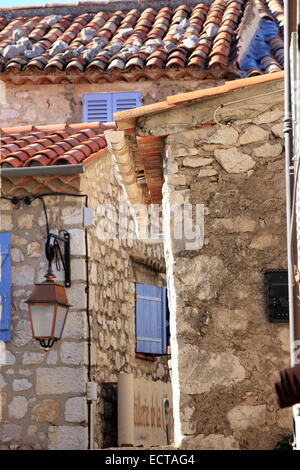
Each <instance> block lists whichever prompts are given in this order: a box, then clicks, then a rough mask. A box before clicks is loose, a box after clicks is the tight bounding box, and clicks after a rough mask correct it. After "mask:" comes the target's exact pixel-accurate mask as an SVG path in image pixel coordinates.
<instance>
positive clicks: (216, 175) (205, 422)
mask: <svg viewBox="0 0 300 470" xmlns="http://www.w3.org/2000/svg"><path fill="white" fill-rule="evenodd" d="M170 105H171V106H170ZM115 118H116V124H117V126H118V128H119V129H123V131H124V132H125V133H126V132H127V133H128V134H129V135H130V139H131V140H132V136H133V135H134V136H136V139H139V138H141V137H140V136H143V138H145V137H146V136H147V135H151V136H156V137H157V138H160V139H161V142H162V144H163V146H162V161H163V165H164V186H163V217H164V227H165V237H164V250H165V258H166V267H167V281H168V288H169V306H170V323H171V348H172V371H173V374H172V384H173V394H174V409H175V414H174V420H175V438H176V442H177V445H181V446H182V448H188V449H272V448H274V446H275V444H276V442H277V441H279V440H280V439H281V438H282V437H284V436H286V435H289V434H291V429H292V418H291V414H290V411H289V410H280V409H279V407H278V404H277V399H276V394H275V388H274V383H275V381H276V380H277V378H278V371H279V370H280V369H281V368H284V367H286V366H287V365H288V364H289V337H288V326H287V325H286V324H284V323H270V322H269V320H268V316H267V293H266V290H265V277H264V275H265V273H266V272H269V271H273V270H274V271H278V270H284V269H286V264H287V260H286V258H287V257H286V223H285V190H284V181H285V178H284V142H283V123H282V119H283V74H282V73H281V72H279V73H278V74H274V75H265V76H263V77H254V78H247V79H245V80H239V81H231V82H226V84H225V86H221V87H217V88H213V89H210V90H202V91H201V90H200V91H196V92H192V93H185V94H179V95H175V96H171V97H168V99H167V100H166V101H164V102H162V103H157V105H156V107H155V106H145V107H143V108H140V109H137V110H130V111H125V112H123V113H118V114H116V115H115ZM184 204H191V205H192V206H193V208H194V217H196V216H195V208H196V207H197V205H202V206H204V214H205V215H204V240H203V243H202V244H201V243H200V241H201V240H199V244H198V246H196V247H192V246H190V245H189V242H190V240H189V239H188V238H187V237H186V238H184V237H183V238H180V239H178V238H176V236H175V235H176V231H175V229H176V224H178V221H176V213H174V205H184ZM174 234H175V235H174Z"/></svg>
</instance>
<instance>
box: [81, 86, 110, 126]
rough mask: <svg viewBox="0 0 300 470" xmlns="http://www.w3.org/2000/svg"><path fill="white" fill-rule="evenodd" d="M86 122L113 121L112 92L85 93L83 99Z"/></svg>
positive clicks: (84, 119)
mask: <svg viewBox="0 0 300 470" xmlns="http://www.w3.org/2000/svg"><path fill="white" fill-rule="evenodd" d="M83 121H84V122H112V121H113V110H112V99H111V93H97V94H93V95H85V96H84V99H83Z"/></svg>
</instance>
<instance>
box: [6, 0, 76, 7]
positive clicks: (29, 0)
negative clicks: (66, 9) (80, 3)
mask: <svg viewBox="0 0 300 470" xmlns="http://www.w3.org/2000/svg"><path fill="white" fill-rule="evenodd" d="M1 3H2V2H1ZM3 3H4V4H3V5H1V6H2V7H21V6H24V7H26V6H28V5H46V4H47V3H77V0H6V1H5V2H3ZM1 6H0V8H1Z"/></svg>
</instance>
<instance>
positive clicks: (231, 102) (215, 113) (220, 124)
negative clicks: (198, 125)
mask: <svg viewBox="0 0 300 470" xmlns="http://www.w3.org/2000/svg"><path fill="white" fill-rule="evenodd" d="M281 91H284V88H280V90H275V91H270V92H268V93H262V94H260V95H255V96H249V97H247V98H242V99H240V100H235V101H229V102H228V103H224V104H220V105H219V106H218V107H217V108H216V109H215V111H214V121H215V123H216V124H218V126H222V123H221V122H219V121H218V120H217V118H216V115H217V112H218V111H219V109H222V108H224V107H225V106H229V105H230V104H235V103H242V102H243V101H247V100H253V99H254V98H260V97H261V96H268V95H273V94H274V93H279V92H281Z"/></svg>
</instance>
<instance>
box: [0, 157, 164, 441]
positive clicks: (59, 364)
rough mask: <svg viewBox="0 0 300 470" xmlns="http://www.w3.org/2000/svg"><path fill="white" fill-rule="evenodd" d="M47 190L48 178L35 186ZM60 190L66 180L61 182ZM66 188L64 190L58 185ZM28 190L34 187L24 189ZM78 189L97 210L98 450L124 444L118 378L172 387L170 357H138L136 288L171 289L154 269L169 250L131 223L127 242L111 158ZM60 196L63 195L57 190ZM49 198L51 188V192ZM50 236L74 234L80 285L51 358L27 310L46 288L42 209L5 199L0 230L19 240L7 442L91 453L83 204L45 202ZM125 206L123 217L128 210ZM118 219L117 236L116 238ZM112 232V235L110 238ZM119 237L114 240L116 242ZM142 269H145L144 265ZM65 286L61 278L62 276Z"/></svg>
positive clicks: (93, 275) (93, 233) (5, 395)
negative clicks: (119, 432) (129, 375)
mask: <svg viewBox="0 0 300 470" xmlns="http://www.w3.org/2000/svg"><path fill="white" fill-rule="evenodd" d="M37 179H38V180H39V184H41V183H42V180H43V178H37ZM14 184H15V187H17V186H18V185H19V186H20V189H19V190H18V191H17V192H16V190H15V189H14V187H13V186H12V183H11V181H10V182H8V181H5V180H3V182H2V192H3V194H7V193H10V194H11V191H13V193H14V195H16V194H17V195H18V196H20V195H25V194H27V193H28V192H29V193H30V191H31V190H33V189H34V188H35V187H36V184H34V182H33V181H31V182H28V184H27V190H26V187H25V189H21V186H22V185H20V184H19V182H18V181H17V180H15V183H14ZM57 184H59V182H58V183H57ZM60 185H62V182H60ZM25 186H26V185H25ZM73 186H74V190H73V189H72V191H71V190H69V191H68V192H75V193H78V190H79V191H81V192H82V193H86V194H87V195H88V196H89V207H92V208H93V210H94V224H93V226H92V227H90V228H88V229H87V230H88V245H89V281H90V289H89V314H90V323H91V341H92V349H91V379H93V380H95V381H96V382H97V385H98V400H97V403H96V409H95V421H96V427H95V447H96V448H97V447H102V446H103V445H110V444H114V445H116V443H117V441H116V439H117V436H116V434H115V433H116V421H115V409H116V393H115V392H116V387H115V384H116V382H117V374H118V373H119V372H120V371H124V372H134V374H135V375H136V376H144V377H146V378H151V379H153V380H156V379H161V380H165V381H168V380H169V371H168V367H167V359H166V358H161V359H159V360H158V361H157V362H153V361H149V360H146V359H138V358H136V357H135V287H134V283H135V282H144V283H150V284H154V285H165V276H164V275H163V274H162V273H160V272H158V271H157V270H155V269H154V268H153V267H152V264H151V262H152V261H156V262H158V264H160V263H161V265H162V270H163V261H162V258H163V246H162V244H158V245H156V244H155V245H151V244H150V245H145V244H143V243H141V242H139V241H137V240H136V239H135V237H134V225H133V220H132V217H130V216H129V218H127V219H125V223H128V224H129V230H128V233H127V232H126V231H124V233H123V239H119V230H118V229H119V222H118V221H119V207H120V206H119V199H120V198H121V195H122V191H121V188H120V187H119V185H118V183H117V180H116V178H115V176H114V172H113V169H112V165H111V157H110V156H109V155H106V156H104V157H103V158H102V159H101V160H97V161H95V162H93V163H92V164H90V166H89V167H88V168H87V171H86V173H85V174H84V176H82V177H81V179H80V180H79V179H78V182H77V183H75V182H74V181H73ZM57 190H59V188H57ZM44 192H48V190H46V191H44ZM45 202H46V206H47V212H48V217H49V225H50V229H62V228H64V229H65V230H68V231H69V232H70V234H71V255H72V265H71V273H72V287H71V288H70V289H67V294H68V298H69V302H70V304H71V305H72V308H71V309H70V312H69V315H68V318H67V323H66V328H65V331H64V334H63V340H62V341H59V342H57V343H56V344H55V345H54V346H53V348H52V349H51V350H50V351H49V352H44V351H43V350H41V348H40V347H39V345H38V344H37V343H36V342H35V341H34V340H33V339H32V337H31V330H30V326H29V321H28V313H27V305H26V304H25V303H24V301H25V300H26V299H27V298H28V297H29V295H30V293H31V290H32V287H33V284H34V282H41V281H43V280H44V279H43V276H44V274H45V272H46V268H47V264H46V259H45V257H44V240H45V237H46V227H45V217H44V214H43V211H42V205H41V202H40V201H38V200H36V201H34V202H33V203H32V204H31V206H27V205H26V204H25V203H21V205H20V207H18V206H15V207H14V208H13V206H12V204H11V202H9V201H5V200H3V199H1V201H0V204H1V206H0V210H1V217H0V218H1V226H0V231H3V232H11V233H12V253H11V255H12V267H13V268H12V317H13V322H12V341H11V342H8V343H5V353H3V354H2V355H0V359H1V366H0V388H1V413H0V416H1V419H0V443H3V444H4V445H8V446H9V445H10V446H19V445H24V444H27V445H31V446H33V447H34V448H35V449H86V448H87V443H88V433H87V431H88V429H87V411H88V410H87V401H86V382H87V380H88V358H89V355H88V344H87V343H88V322H87V313H86V308H87V296H86V292H85V288H86V265H85V253H86V251H85V230H84V227H83V206H84V198H76V197H52V196H51V197H46V198H45ZM121 207H123V209H124V211H125V212H126V209H125V208H124V206H121ZM114 221H116V226H115V227H116V231H114V230H113V229H114ZM110 229H112V230H113V234H111V233H110V232H109V231H110ZM114 235H115V238H114ZM141 263H142V264H141ZM57 277H58V279H59V280H61V279H62V273H57Z"/></svg>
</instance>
